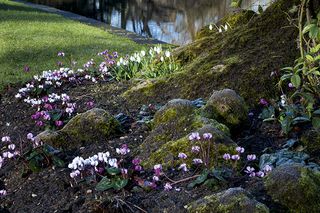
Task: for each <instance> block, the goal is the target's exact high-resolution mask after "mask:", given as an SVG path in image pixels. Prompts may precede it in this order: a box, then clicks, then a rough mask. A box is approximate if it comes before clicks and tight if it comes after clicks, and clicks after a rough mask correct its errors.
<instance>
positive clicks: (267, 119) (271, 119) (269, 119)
mask: <svg viewBox="0 0 320 213" xmlns="http://www.w3.org/2000/svg"><path fill="white" fill-rule="evenodd" d="M275 120H276V119H275V118H266V119H263V122H271V121H275Z"/></svg>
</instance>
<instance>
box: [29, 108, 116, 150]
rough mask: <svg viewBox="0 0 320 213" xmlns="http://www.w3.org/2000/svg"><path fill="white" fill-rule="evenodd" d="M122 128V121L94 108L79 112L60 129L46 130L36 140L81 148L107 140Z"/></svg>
mask: <svg viewBox="0 0 320 213" xmlns="http://www.w3.org/2000/svg"><path fill="white" fill-rule="evenodd" d="M119 130H120V123H119V122H118V121H117V120H116V119H115V118H114V117H112V116H111V115H110V114H109V113H108V112H107V111H105V110H103V109H98V108H94V109H91V110H89V111H87V112H84V113H81V114H78V115H77V116H75V117H74V118H72V119H71V120H70V121H69V122H68V123H67V124H66V125H65V126H64V127H63V128H62V129H61V130H59V131H44V132H42V133H40V134H39V135H37V136H36V139H35V140H39V141H42V142H44V143H47V144H49V145H51V146H53V147H56V148H62V149H71V148H80V147H81V146H83V145H85V144H88V143H95V142H97V141H105V140H106V139H108V138H109V137H110V136H112V135H114V134H116V133H117V132H118V131H119Z"/></svg>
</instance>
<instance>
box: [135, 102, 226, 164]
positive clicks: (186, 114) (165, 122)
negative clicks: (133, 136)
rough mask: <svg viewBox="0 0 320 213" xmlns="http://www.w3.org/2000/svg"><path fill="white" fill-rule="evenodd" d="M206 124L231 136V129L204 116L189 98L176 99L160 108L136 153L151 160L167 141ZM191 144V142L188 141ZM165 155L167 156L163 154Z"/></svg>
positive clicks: (178, 137)
mask: <svg viewBox="0 0 320 213" xmlns="http://www.w3.org/2000/svg"><path fill="white" fill-rule="evenodd" d="M205 125H211V126H213V127H215V130H217V131H218V132H219V134H218V135H224V137H228V136H229V134H230V133H229V129H228V127H226V126H225V125H223V124H220V123H219V122H217V121H214V120H212V119H208V118H202V117H201V116H200V115H199V113H198V109H197V107H196V106H195V105H194V104H193V103H192V102H191V101H189V100H185V99H174V100H171V101H169V102H168V103H167V104H166V105H164V106H163V107H161V108H160V110H158V111H157V112H156V114H155V116H154V121H153V129H152V131H151V132H150V134H149V135H148V136H147V138H146V139H145V140H144V142H143V143H142V144H141V145H140V147H139V149H138V150H139V151H140V152H139V153H136V154H137V155H139V157H141V158H142V159H143V160H147V159H148V162H151V161H150V160H149V157H150V155H151V154H152V153H155V152H157V151H158V150H159V149H161V148H162V146H164V145H165V144H166V143H168V142H171V143H172V142H173V141H177V140H179V139H182V138H185V137H186V136H187V135H188V134H189V133H191V132H193V131H196V130H198V129H200V128H202V127H204V126H205ZM188 144H189V143H188ZM163 157H165V156H163Z"/></svg>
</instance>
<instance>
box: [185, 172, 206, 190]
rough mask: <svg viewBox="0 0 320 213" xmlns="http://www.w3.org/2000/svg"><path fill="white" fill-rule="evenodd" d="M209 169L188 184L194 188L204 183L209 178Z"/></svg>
mask: <svg viewBox="0 0 320 213" xmlns="http://www.w3.org/2000/svg"><path fill="white" fill-rule="evenodd" d="M208 174H209V171H204V172H203V173H202V174H201V175H200V176H199V177H197V179H195V180H194V181H193V182H191V183H190V184H188V186H187V187H188V188H194V187H195V186H197V185H200V184H202V183H203V182H204V181H206V180H207V179H208Z"/></svg>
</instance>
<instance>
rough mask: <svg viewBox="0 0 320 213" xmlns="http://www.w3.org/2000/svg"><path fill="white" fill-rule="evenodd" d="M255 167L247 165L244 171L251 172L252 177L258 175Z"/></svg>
mask: <svg viewBox="0 0 320 213" xmlns="http://www.w3.org/2000/svg"><path fill="white" fill-rule="evenodd" d="M254 170H255V169H254V168H253V167H250V166H247V168H246V170H245V171H244V172H245V173H247V174H249V176H250V177H254V176H256V173H255V172H254Z"/></svg>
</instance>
